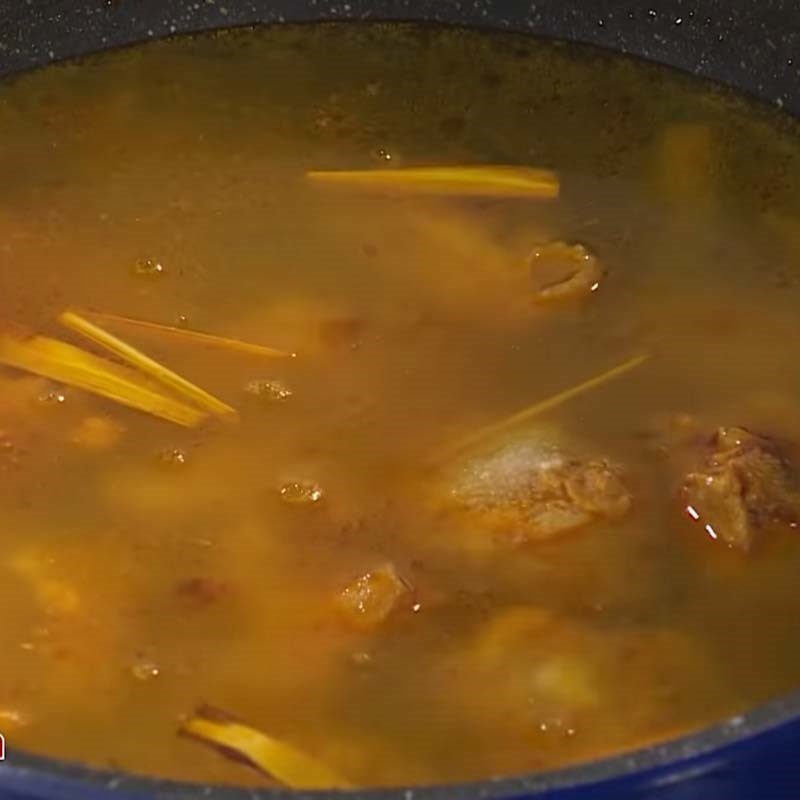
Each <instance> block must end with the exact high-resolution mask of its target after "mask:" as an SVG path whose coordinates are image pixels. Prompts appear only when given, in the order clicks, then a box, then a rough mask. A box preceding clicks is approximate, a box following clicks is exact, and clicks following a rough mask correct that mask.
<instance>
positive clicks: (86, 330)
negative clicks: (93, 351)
mask: <svg viewBox="0 0 800 800" xmlns="http://www.w3.org/2000/svg"><path fill="white" fill-rule="evenodd" d="M58 321H59V322H60V323H61V324H62V325H64V326H66V327H67V328H69V329H70V330H73V331H75V332H76V333H80V334H81V335H82V336H85V337H86V338H87V339H90V340H91V341H93V342H95V343H97V344H99V345H101V346H102V347H105V348H106V349H107V350H110V351H111V352H112V353H114V354H115V355H117V356H119V357H120V358H121V359H123V360H124V361H127V362H128V363H129V364H131V365H133V366H134V367H136V368H137V369H139V370H140V371H141V372H143V373H144V374H145V375H149V376H150V377H151V378H154V379H155V380H157V381H158V382H159V383H162V384H163V385H164V386H168V387H169V388H170V389H172V390H174V391H175V392H177V393H179V394H181V395H183V396H184V398H186V399H187V400H192V401H193V402H194V403H196V404H197V405H198V406H200V408H202V409H204V410H206V411H209V412H211V413H212V414H216V415H217V416H221V417H230V416H236V409H234V408H231V406H229V405H228V404H227V403H223V402H222V400H219V399H217V398H216V397H214V395H212V394H209V393H208V392H207V391H205V390H204V389H201V388H200V387H199V386H196V385H195V384H193V383H191V382H189V381H187V380H186V379H185V378H182V377H181V376H180V375H178V374H177V373H175V372H173V371H172V370H171V369H168V368H167V367H165V366H164V365H163V364H159V363H158V361H155V360H153V359H152V358H150V357H149V356H146V355H145V354H144V353H142V352H141V351H140V350H137V349H136V348H135V347H132V346H131V345H129V344H127V343H126V342H123V341H122V340H121V339H118V338H117V337H116V336H114V335H113V334H111V333H108V331H105V330H103V328H100V327H99V326H97V325H95V324H94V323H93V322H89V320H87V319H84V318H83V317H81V316H80V315H79V314H76V313H75V312H74V311H64V312H63V313H62V314H60V315H59V317H58Z"/></svg>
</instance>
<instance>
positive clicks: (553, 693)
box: [431, 606, 718, 760]
mask: <svg viewBox="0 0 800 800" xmlns="http://www.w3.org/2000/svg"><path fill="white" fill-rule="evenodd" d="M444 662H445V663H444V665H443V668H442V669H441V670H440V671H437V670H435V669H434V670H432V673H431V679H432V680H434V681H436V682H437V687H438V688H439V689H440V694H441V697H442V698H443V701H444V702H445V703H447V702H449V703H452V704H453V705H454V706H455V707H457V708H458V713H459V714H460V715H461V716H462V718H463V719H464V720H465V724H467V725H475V726H477V727H479V728H480V729H481V730H483V731H485V732H486V735H487V736H491V735H500V736H503V737H508V739H507V741H509V742H513V741H515V740H516V741H518V742H520V746H521V747H522V746H524V747H528V748H529V747H530V746H531V741H535V743H536V747H537V748H540V751H541V754H542V756H543V757H545V758H547V757H550V756H553V755H555V756H556V757H557V758H559V759H563V757H564V748H568V749H569V751H570V752H571V756H573V757H575V758H576V760H577V758H579V757H581V756H584V757H585V756H588V754H589V753H590V752H595V753H596V752H598V751H600V752H602V751H606V750H611V749H613V748H615V747H616V748H618V747H622V746H633V745H637V744H640V742H641V741H642V740H643V739H647V738H652V737H654V736H655V731H659V732H663V731H664V729H665V728H669V729H670V730H669V733H674V732H675V729H677V730H680V729H681V723H682V718H683V714H684V713H686V717H685V718H687V719H689V720H691V719H692V714H695V713H696V709H692V708H689V707H688V702H685V701H684V699H683V698H684V696H685V697H694V698H696V697H697V696H698V695H696V694H694V695H692V694H691V693H686V691H685V690H686V688H687V687H691V688H692V689H697V690H698V691H699V692H702V690H703V689H704V688H706V687H710V686H713V682H714V681H715V680H718V673H716V674H715V673H714V672H713V671H712V670H710V669H709V667H710V666H712V664H711V661H710V659H709V654H708V653H707V652H706V650H705V648H704V647H703V645H702V642H701V641H699V640H697V639H694V638H692V637H690V636H688V635H687V634H685V633H682V632H680V631H677V630H672V629H654V630H649V629H644V628H641V627H634V628H627V627H622V626H616V625H612V626H597V625H593V624H591V623H589V622H587V621H583V622H581V621H580V620H579V619H577V618H574V617H569V616H563V615H560V614H558V613H557V612H554V611H551V610H548V609H546V608H540V607H528V606H518V607H510V608H505V609H501V610H499V611H497V612H496V613H495V615H494V616H493V617H491V618H489V619H488V620H486V621H485V622H484V623H483V624H482V626H480V627H479V628H478V629H477V630H476V631H475V633H474V634H473V635H472V636H471V637H470V638H469V639H467V640H466V641H464V642H462V643H460V646H457V647H456V648H455V650H454V651H453V652H452V653H448V654H447V656H446V657H445V659H444ZM476 686H484V687H490V688H489V689H488V690H487V691H478V692H476V691H475V687H476ZM676 697H677V698H678V699H677V700H676ZM509 731H515V735H513V736H509ZM517 737H519V738H517ZM523 742H524V745H523V744H522V743H523Z"/></svg>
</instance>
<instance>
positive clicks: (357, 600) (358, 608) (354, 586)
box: [336, 564, 411, 630]
mask: <svg viewBox="0 0 800 800" xmlns="http://www.w3.org/2000/svg"><path fill="white" fill-rule="evenodd" d="M410 591H411V587H410V586H409V585H408V584H407V583H406V582H405V581H404V580H403V579H402V578H401V577H400V576H399V575H398V574H397V571H396V570H395V568H394V566H393V565H392V564H384V565H383V566H381V567H378V568H377V569H374V570H372V571H371V572H368V573H366V574H365V575H362V576H361V577H360V578H357V579H356V580H355V581H353V583H351V584H350V585H349V586H347V587H346V588H345V589H344V590H343V591H342V593H341V594H340V595H339V596H338V597H337V599H336V600H337V605H338V607H339V610H340V611H341V613H342V616H343V617H344V619H346V621H347V622H348V623H349V624H350V625H352V626H353V627H355V628H358V629H360V630H370V629H372V628H375V627H377V626H378V625H380V624H381V623H382V622H383V621H384V620H385V619H386V618H387V617H388V616H389V615H390V614H391V613H392V612H393V611H394V610H395V609H396V608H397V606H398V605H399V604H400V603H401V601H402V600H403V598H405V597H407V596H408V594H409V593H410Z"/></svg>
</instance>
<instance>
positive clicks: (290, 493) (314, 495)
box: [280, 482, 323, 505]
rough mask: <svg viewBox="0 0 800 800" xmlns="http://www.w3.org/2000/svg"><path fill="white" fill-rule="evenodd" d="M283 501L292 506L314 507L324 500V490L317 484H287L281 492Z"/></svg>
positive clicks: (282, 487)
mask: <svg viewBox="0 0 800 800" xmlns="http://www.w3.org/2000/svg"><path fill="white" fill-rule="evenodd" d="M280 494H281V500H283V502H284V503H288V504H290V505H313V504H314V503H318V502H319V501H320V500H322V498H323V492H322V489H321V488H320V487H319V486H317V484H316V483H308V482H292V483H285V484H284V485H283V486H281V490H280Z"/></svg>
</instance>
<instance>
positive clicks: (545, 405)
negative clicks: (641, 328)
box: [448, 354, 650, 454]
mask: <svg viewBox="0 0 800 800" xmlns="http://www.w3.org/2000/svg"><path fill="white" fill-rule="evenodd" d="M648 358H650V355H649V354H642V355H638V356H634V357H633V358H630V359H628V360H627V361H624V362H623V363H622V364H618V365H617V366H616V367H612V368H611V369H609V370H606V372H603V373H601V374H600V375H595V377H594V378H590V379H589V380H587V381H584V382H583V383H579V384H578V385H577V386H573V387H571V388H570V389H566V390H565V391H563V392H559V393H558V394H556V395H553V396H552V397H548V398H547V399H546V400H540V401H539V402H538V403H534V404H533V405H532V406H528V407H527V408H524V409H522V411H518V412H517V413H516V414H512V415H511V416H510V417H506V418H505V419H502V420H500V421H499V422H495V423H493V424H492V425H487V426H486V427H485V428H481V429H480V430H477V431H475V432H474V433H471V434H470V435H469V436H465V437H464V438H463V439H461V440H460V441H458V442H457V443H456V444H455V445H454V446H453V447H452V448H450V449H449V451H448V452H449V454H455V453H458V452H461V451H463V450H466V449H468V448H471V447H473V446H474V445H476V444H478V443H480V442H482V441H483V440H484V439H487V438H489V437H490V436H494V435H496V434H498V433H503V432H504V431H507V430H509V429H512V428H515V427H516V426H517V425H520V424H521V423H523V422H528V421H529V420H531V419H533V418H534V417H536V416H538V415H539V414H543V413H544V412H545V411H550V410H551V409H553V408H556V407H557V406H560V405H562V404H563V403H566V402H567V400H571V399H572V398H573V397H577V396H578V395H581V394H584V393H585V392H588V391H590V390H591V389H596V388H597V387H598V386H602V385H603V384H604V383H608V382H609V381H611V380H613V379H614V378H618V377H620V376H621V375H624V374H625V373H626V372H629V371H630V370H632V369H635V368H636V367H638V366H640V365H641V364H644V362H645V361H647V359H648Z"/></svg>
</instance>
